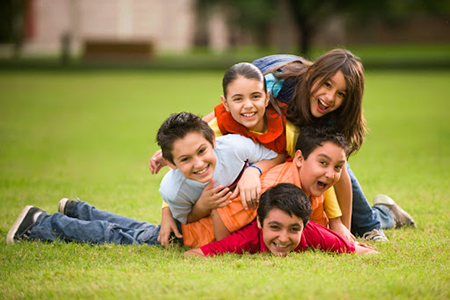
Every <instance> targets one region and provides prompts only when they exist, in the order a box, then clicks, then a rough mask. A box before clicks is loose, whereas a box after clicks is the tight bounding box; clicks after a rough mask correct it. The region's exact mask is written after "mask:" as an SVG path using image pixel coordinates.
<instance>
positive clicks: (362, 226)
mask: <svg viewBox="0 0 450 300" xmlns="http://www.w3.org/2000/svg"><path fill="white" fill-rule="evenodd" d="M347 171H348V174H349V175H350V180H351V181H352V192H353V212H352V233H353V234H354V235H356V236H362V235H363V234H364V233H366V232H369V231H371V230H372V229H388V228H393V227H394V216H393V215H392V212H391V211H390V210H389V208H387V207H386V206H384V205H377V206H370V204H369V202H368V201H367V199H366V196H364V193H363V191H362V188H361V186H360V185H359V182H358V180H357V179H356V177H355V174H353V172H352V170H351V169H350V165H349V164H347Z"/></svg>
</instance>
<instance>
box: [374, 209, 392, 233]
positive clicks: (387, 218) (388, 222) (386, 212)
mask: <svg viewBox="0 0 450 300" xmlns="http://www.w3.org/2000/svg"><path fill="white" fill-rule="evenodd" d="M373 210H374V211H375V212H376V214H377V216H378V220H380V224H381V229H391V228H394V225H395V221H394V215H393V214H392V212H391V210H390V209H389V208H387V207H386V206H385V205H376V206H373Z"/></svg>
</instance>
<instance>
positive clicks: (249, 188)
mask: <svg viewBox="0 0 450 300" xmlns="http://www.w3.org/2000/svg"><path fill="white" fill-rule="evenodd" d="M285 160H286V155H285V154H278V156H277V157H275V158H272V159H265V160H261V161H259V162H257V163H254V164H252V166H256V167H257V168H254V167H249V168H247V169H245V171H244V173H243V174H242V177H241V179H240V180H239V182H238V184H237V186H236V189H235V190H234V192H233V194H232V195H231V197H230V199H234V198H236V197H237V196H238V195H240V196H241V201H242V205H243V206H244V208H245V209H246V210H247V209H248V208H249V207H250V208H251V209H256V208H257V207H258V203H259V199H260V197H261V180H260V176H261V175H262V174H263V173H264V172H266V171H268V170H269V169H270V168H272V167H275V166H276V165H278V164H281V163H283V162H284V161H285Z"/></svg>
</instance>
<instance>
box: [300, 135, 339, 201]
mask: <svg viewBox="0 0 450 300" xmlns="http://www.w3.org/2000/svg"><path fill="white" fill-rule="evenodd" d="M345 162H346V156H345V151H344V149H343V148H342V147H340V146H338V145H336V144H334V143H332V142H324V143H323V144H322V146H318V147H317V148H316V149H314V151H312V152H311V153H310V154H309V156H308V158H307V159H304V158H303V156H302V152H301V151H300V150H297V152H296V153H295V157H294V163H295V164H296V166H297V168H298V169H299V177H300V184H301V187H302V189H303V191H304V192H305V194H306V195H308V196H314V197H319V196H321V195H322V194H323V193H324V192H325V191H326V190H327V189H329V188H330V187H331V186H333V185H334V184H335V183H336V182H337V181H338V180H339V178H340V177H341V173H342V168H344V167H345Z"/></svg>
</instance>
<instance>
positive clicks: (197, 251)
mask: <svg viewBox="0 0 450 300" xmlns="http://www.w3.org/2000/svg"><path fill="white" fill-rule="evenodd" d="M184 255H185V256H201V257H205V254H203V251H202V250H201V249H200V248H195V249H191V250H188V251H186V252H184Z"/></svg>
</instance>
